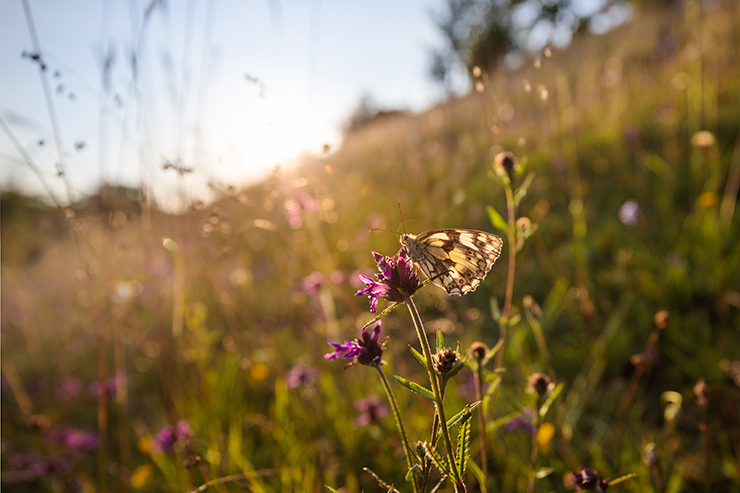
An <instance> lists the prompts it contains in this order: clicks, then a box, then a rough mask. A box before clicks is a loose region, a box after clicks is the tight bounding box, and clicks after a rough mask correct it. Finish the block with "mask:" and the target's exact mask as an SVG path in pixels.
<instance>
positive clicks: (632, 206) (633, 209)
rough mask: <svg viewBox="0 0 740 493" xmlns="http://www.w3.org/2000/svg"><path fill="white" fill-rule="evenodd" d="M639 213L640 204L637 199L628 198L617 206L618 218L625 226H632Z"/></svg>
mask: <svg viewBox="0 0 740 493" xmlns="http://www.w3.org/2000/svg"><path fill="white" fill-rule="evenodd" d="M639 213H640V206H639V205H638V204H637V201H636V200H634V199H630V200H628V201H627V202H625V203H624V204H622V207H620V208H619V220H620V221H622V223H623V224H624V225H625V226H634V225H635V224H637V215H638V214H639Z"/></svg>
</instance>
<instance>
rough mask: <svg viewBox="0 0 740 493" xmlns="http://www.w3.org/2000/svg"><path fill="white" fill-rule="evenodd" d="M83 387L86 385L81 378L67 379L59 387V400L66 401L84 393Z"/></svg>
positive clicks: (57, 389) (57, 391)
mask: <svg viewBox="0 0 740 493" xmlns="http://www.w3.org/2000/svg"><path fill="white" fill-rule="evenodd" d="M83 387H84V384H83V383H82V380H80V379H79V378H77V377H69V378H65V379H64V380H62V381H61V382H60V383H59V385H57V388H56V394H57V397H58V398H59V399H61V400H63V401H66V400H69V399H71V398H72V397H74V396H76V395H77V394H79V393H80V392H82V388H83Z"/></svg>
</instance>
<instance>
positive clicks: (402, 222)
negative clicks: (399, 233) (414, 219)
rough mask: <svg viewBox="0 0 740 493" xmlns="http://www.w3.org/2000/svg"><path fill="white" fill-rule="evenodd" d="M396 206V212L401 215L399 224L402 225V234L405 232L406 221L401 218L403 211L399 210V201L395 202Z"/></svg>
mask: <svg viewBox="0 0 740 493" xmlns="http://www.w3.org/2000/svg"><path fill="white" fill-rule="evenodd" d="M396 205H397V206H398V213H399V214H400V215H401V226H403V234H406V221H404V220H403V212H402V211H401V203H400V202H396Z"/></svg>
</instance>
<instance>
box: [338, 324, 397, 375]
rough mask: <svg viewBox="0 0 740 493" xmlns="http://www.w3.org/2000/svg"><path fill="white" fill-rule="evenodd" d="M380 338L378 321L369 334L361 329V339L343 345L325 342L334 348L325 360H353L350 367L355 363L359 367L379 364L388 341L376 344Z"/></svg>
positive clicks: (345, 342)
mask: <svg viewBox="0 0 740 493" xmlns="http://www.w3.org/2000/svg"><path fill="white" fill-rule="evenodd" d="M379 336H380V320H378V323H376V324H375V327H373V332H372V334H370V333H369V332H368V331H367V329H362V339H361V340H360V339H358V338H355V340H354V341H344V343H343V344H340V343H338V342H333V341H331V340H327V342H328V343H329V344H331V345H332V346H334V352H333V353H326V354H325V355H324V358H325V359H351V360H353V361H352V362H351V363H350V364H349V365H347V366H352V365H354V364H355V363H360V364H361V365H371V364H379V363H380V358H381V357H382V356H383V350H384V349H385V344H386V342H387V341H388V337H386V338H385V339H383V340H382V341H380V342H378V337H379Z"/></svg>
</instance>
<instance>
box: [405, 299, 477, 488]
mask: <svg viewBox="0 0 740 493" xmlns="http://www.w3.org/2000/svg"><path fill="white" fill-rule="evenodd" d="M404 301H405V302H406V306H408V307H409V312H410V313H411V318H412V319H413V321H414V327H415V328H416V335H417V336H418V337H419V342H420V343H421V347H422V348H423V350H424V358H426V360H427V372H428V373H429V382H430V383H431V384H432V393H434V403H435V405H436V407H437V414H438V415H439V421H440V428H441V429H442V438H443V439H444V442H445V448H446V449H447V459H448V460H449V462H450V469H452V475H453V476H454V478H453V479H454V484H455V491H456V492H458V493H460V492H464V491H466V489H465V483H463V481H462V478H461V477H460V472H459V471H458V470H457V464H456V461H455V453H454V451H453V449H452V440H451V439H450V430H449V429H447V418H446V417H445V408H444V403H443V402H442V393H441V392H440V389H439V381H438V380H437V374H436V373H435V372H434V367H433V366H432V350H431V349H430V348H429V340H428V339H427V336H426V333H425V332H424V326H423V325H422V323H421V317H420V316H419V311H418V310H417V309H416V305H414V302H413V300H412V299H411V296H406V297H405V299H404Z"/></svg>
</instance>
